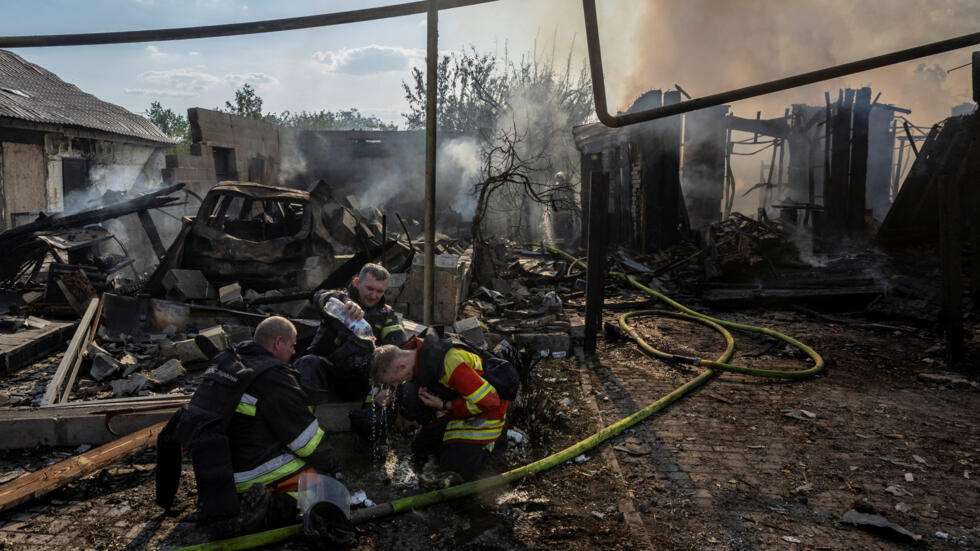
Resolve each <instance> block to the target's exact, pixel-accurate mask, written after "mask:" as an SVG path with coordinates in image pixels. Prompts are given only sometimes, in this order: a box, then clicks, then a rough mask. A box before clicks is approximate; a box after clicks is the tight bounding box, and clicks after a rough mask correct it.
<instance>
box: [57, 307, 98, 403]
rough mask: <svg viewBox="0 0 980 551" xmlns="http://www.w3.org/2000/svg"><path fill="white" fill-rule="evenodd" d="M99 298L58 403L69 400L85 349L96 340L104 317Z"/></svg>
mask: <svg viewBox="0 0 980 551" xmlns="http://www.w3.org/2000/svg"><path fill="white" fill-rule="evenodd" d="M95 300H98V302H99V305H98V307H97V308H96V311H95V315H94V316H92V321H91V323H90V324H89V328H88V333H86V335H85V338H84V340H83V342H82V344H81V350H80V351H79V352H78V353H77V354H76V355H75V362H74V363H73V364H72V366H71V369H70V370H69V371H68V381H67V382H66V383H65V390H64V391H63V393H62V394H61V397H60V399H59V400H58V403H60V404H63V403H65V402H67V401H68V397H69V396H71V389H72V388H74V387H75V379H76V378H78V370H79V369H80V368H81V365H82V358H83V357H84V356H85V353H84V351H85V350H86V349H87V348H88V345H89V343H91V342H92V341H93V340H95V335H96V332H97V330H98V328H99V319H101V318H102V305H103V304H104V303H103V302H102V300H100V299H95Z"/></svg>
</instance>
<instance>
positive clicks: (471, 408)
mask: <svg viewBox="0 0 980 551" xmlns="http://www.w3.org/2000/svg"><path fill="white" fill-rule="evenodd" d="M463 403H464V404H466V411H468V412H470V413H472V414H473V415H477V414H479V413H483V410H481V409H480V408H478V407H477V406H476V404H473V403H470V402H467V401H466V400H463Z"/></svg>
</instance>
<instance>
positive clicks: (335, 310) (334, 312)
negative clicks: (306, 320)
mask: <svg viewBox="0 0 980 551" xmlns="http://www.w3.org/2000/svg"><path fill="white" fill-rule="evenodd" d="M323 310H324V311H325V312H326V313H327V314H329V315H331V316H333V317H335V318H337V319H338V320H340V321H341V322H343V323H344V325H346V326H347V328H348V329H350V330H351V331H353V332H354V334H355V335H357V336H358V337H361V338H362V339H372V340H373V339H374V331H372V330H371V324H370V323H368V322H367V320H365V319H364V318H361V319H359V320H357V321H350V320H348V319H347V310H346V309H345V308H344V303H343V302H340V300H339V299H337V298H336V297H331V298H330V300H328V301H327V303H326V304H324V305H323Z"/></svg>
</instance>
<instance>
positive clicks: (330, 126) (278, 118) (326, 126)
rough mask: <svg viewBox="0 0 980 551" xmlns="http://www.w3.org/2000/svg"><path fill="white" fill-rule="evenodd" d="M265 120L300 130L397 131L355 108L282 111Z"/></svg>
mask: <svg viewBox="0 0 980 551" xmlns="http://www.w3.org/2000/svg"><path fill="white" fill-rule="evenodd" d="M265 119H266V120H268V121H269V122H274V123H276V124H278V125H280V126H288V127H292V128H298V129H302V130H398V125H397V124H389V123H386V122H384V121H383V120H381V119H379V118H378V117H375V116H368V115H364V114H362V113H361V112H360V111H358V110H357V108H355V107H352V108H350V109H341V110H339V111H336V112H335V111H326V110H320V111H306V110H303V111H300V112H298V113H293V112H290V111H283V112H282V113H279V114H278V115H274V114H268V115H266V116H265Z"/></svg>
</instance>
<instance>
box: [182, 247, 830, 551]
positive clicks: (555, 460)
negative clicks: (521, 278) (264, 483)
mask: <svg viewBox="0 0 980 551" xmlns="http://www.w3.org/2000/svg"><path fill="white" fill-rule="evenodd" d="M545 249H546V250H547V251H548V252H549V253H551V254H553V255H556V256H559V257H561V258H564V259H566V260H569V261H570V262H572V264H573V265H580V266H582V267H583V268H584V267H586V265H585V262H583V261H582V260H581V259H578V258H575V257H574V256H572V255H570V254H568V253H567V252H565V251H563V250H561V249H558V248H555V247H551V246H545ZM609 275H611V276H613V277H618V278H620V279H623V280H625V281H626V282H628V283H629V284H630V285H632V286H633V287H635V288H636V289H638V290H639V291H640V292H642V293H644V294H646V295H649V296H650V297H653V298H656V299H658V300H660V301H661V302H664V303H666V304H667V305H669V306H671V307H673V308H674V309H675V310H676V312H667V311H661V310H636V311H632V312H627V313H625V314H623V315H621V316H619V326H620V328H622V329H623V331H625V332H626V334H628V335H629V336H630V338H632V339H633V340H634V341H636V343H637V345H639V346H640V348H642V349H643V350H644V351H646V352H647V353H648V354H650V355H651V356H654V357H655V358H658V359H660V360H663V361H665V362H677V363H683V364H688V365H694V366H699V367H704V368H707V369H705V371H704V372H703V373H701V374H699V375H698V376H697V377H694V378H693V379H691V380H690V381H688V382H686V383H684V384H683V385H681V386H679V387H677V388H675V389H674V390H673V391H671V392H670V393H668V394H666V395H664V396H662V397H660V398H658V399H657V400H655V401H654V402H652V403H650V404H649V405H647V406H645V407H644V408H642V409H640V410H639V411H636V412H635V413H633V414H631V415H628V416H626V417H623V418H622V419H620V420H618V421H616V422H615V423H612V424H611V425H609V426H607V427H605V428H604V429H602V430H600V431H599V432H597V433H595V434H593V435H591V436H589V437H588V438H585V439H584V440H581V441H579V442H577V443H575V444H573V445H571V446H569V447H567V448H565V449H564V450H561V451H559V452H557V453H554V454H552V455H549V456H547V457H544V458H542V459H539V460H537V461H535V462H533V463H529V464H527V465H524V466H522V467H518V468H516V469H512V470H510V471H507V472H505V473H501V474H498V475H495V476H491V477H488V478H484V479H481V480H475V481H473V482H466V483H463V484H458V485H456V486H451V487H449V488H444V489H441V490H435V491H431V492H426V493H423V494H417V495H413V496H407V497H403V498H399V499H396V500H394V501H392V502H390V503H381V504H379V505H375V506H374V507H368V508H366V509H359V510H357V511H354V512H353V513H352V515H351V520H352V522H353V523H354V524H360V523H363V522H367V521H370V520H375V519H379V518H384V517H387V516H391V515H394V514H398V513H404V512H406V511H412V510H415V509H420V508H422V507H427V506H429V505H434V504H436V503H441V502H443V501H448V500H451V499H457V498H461V497H466V496H469V495H473V494H477V493H479V492H482V491H484V490H488V489H490V488H495V487H497V486H503V485H505V484H510V483H511V482H516V481H518V480H521V479H522V478H526V477H529V476H532V475H535V474H538V473H540V472H543V471H546V470H548V469H551V468H553V467H556V466H558V465H562V464H564V463H565V462H567V461H570V460H572V459H574V458H575V457H578V456H579V455H581V454H583V453H585V452H587V451H590V450H592V449H594V448H596V447H598V446H599V445H600V444H602V443H603V442H605V441H607V440H609V439H611V438H614V437H616V436H618V435H619V434H621V433H622V432H623V431H624V430H626V429H628V428H630V427H632V426H634V425H636V424H637V423H639V422H640V421H643V420H644V419H646V418H647V417H649V416H651V415H653V414H654V413H656V412H658V411H661V410H663V409H664V408H666V407H667V406H669V405H670V404H672V403H674V402H676V401H677V400H679V399H680V398H682V397H684V396H685V395H687V394H689V393H690V392H692V391H693V390H695V389H696V388H698V387H700V386H701V385H703V384H704V383H706V382H707V381H708V380H710V379H711V378H712V377H714V376H715V375H717V374H718V372H719V371H728V372H731V373H742V374H745V375H753V376H757V377H766V378H774V379H805V378H807V377H812V376H814V375H816V374H817V373H819V372H821V371H822V370H823V368H824V361H823V358H822V357H821V356H820V354H818V353H817V352H816V351H815V350H814V349H812V348H810V347H809V346H807V345H806V344H804V343H802V342H800V341H798V340H796V339H794V338H793V337H790V336H789V335H785V334H783V333H780V332H779V331H775V330H773V329H768V328H765V327H756V326H754V325H748V324H743V323H735V322H731V321H725V320H721V319H718V318H714V317H711V316H708V315H706V314H702V313H701V312H697V311H695V310H692V309H690V308H688V307H686V306H684V305H683V304H681V303H679V302H677V301H675V300H673V299H671V298H670V297H668V296H667V295H664V294H663V293H660V292H658V291H656V290H654V289H651V288H650V287H647V286H646V285H643V284H642V283H640V281H639V280H637V279H636V278H635V277H633V276H631V275H628V274H625V273H623V272H610V274H609ZM644 316H662V317H672V318H677V319H682V320H686V321H690V322H693V323H700V324H702V325H706V326H708V327H710V328H712V329H714V330H715V331H717V332H718V333H720V334H721V335H722V337H723V338H724V339H725V350H724V352H722V353H721V355H720V356H718V358H717V359H715V360H706V359H704V358H696V357H690V356H682V355H678V354H671V353H669V352H664V351H662V350H658V349H656V348H654V347H653V346H651V345H650V344H649V343H647V342H646V341H645V340H644V339H643V337H642V336H641V335H640V334H639V332H637V331H636V330H635V329H633V328H632V327H630V325H629V320H631V319H634V318H638V317H644ZM729 328H730V329H736V330H739V331H746V332H749V333H759V334H763V335H767V336H770V337H773V338H776V339H778V340H781V341H783V342H785V343H787V344H789V345H791V346H793V347H796V348H797V349H799V350H801V351H802V352H803V353H805V354H806V355H807V356H809V357H810V359H811V360H813V366H812V367H810V368H808V369H803V370H799V371H781V370H774V369H759V368H754V367H743V366H738V365H732V364H730V363H728V362H729V361H730V360H731V358H732V355H734V353H735V339H734V337H732V334H731V333H730V332H729V331H728V329H729ZM301 532H302V525H301V524H296V525H293V526H286V527H283V528H277V529H274V530H267V531H265V532H259V533H256V534H248V535H244V536H239V537H236V538H231V539H226V540H221V541H215V542H210V543H203V544H200V545H193V546H189V547H184V548H182V550H181V551H233V550H241V549H252V548H255V547H260V546H263V545H271V544H273V543H278V542H281V541H285V540H288V539H292V538H294V537H296V536H298V535H299V534H300V533H301Z"/></svg>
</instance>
